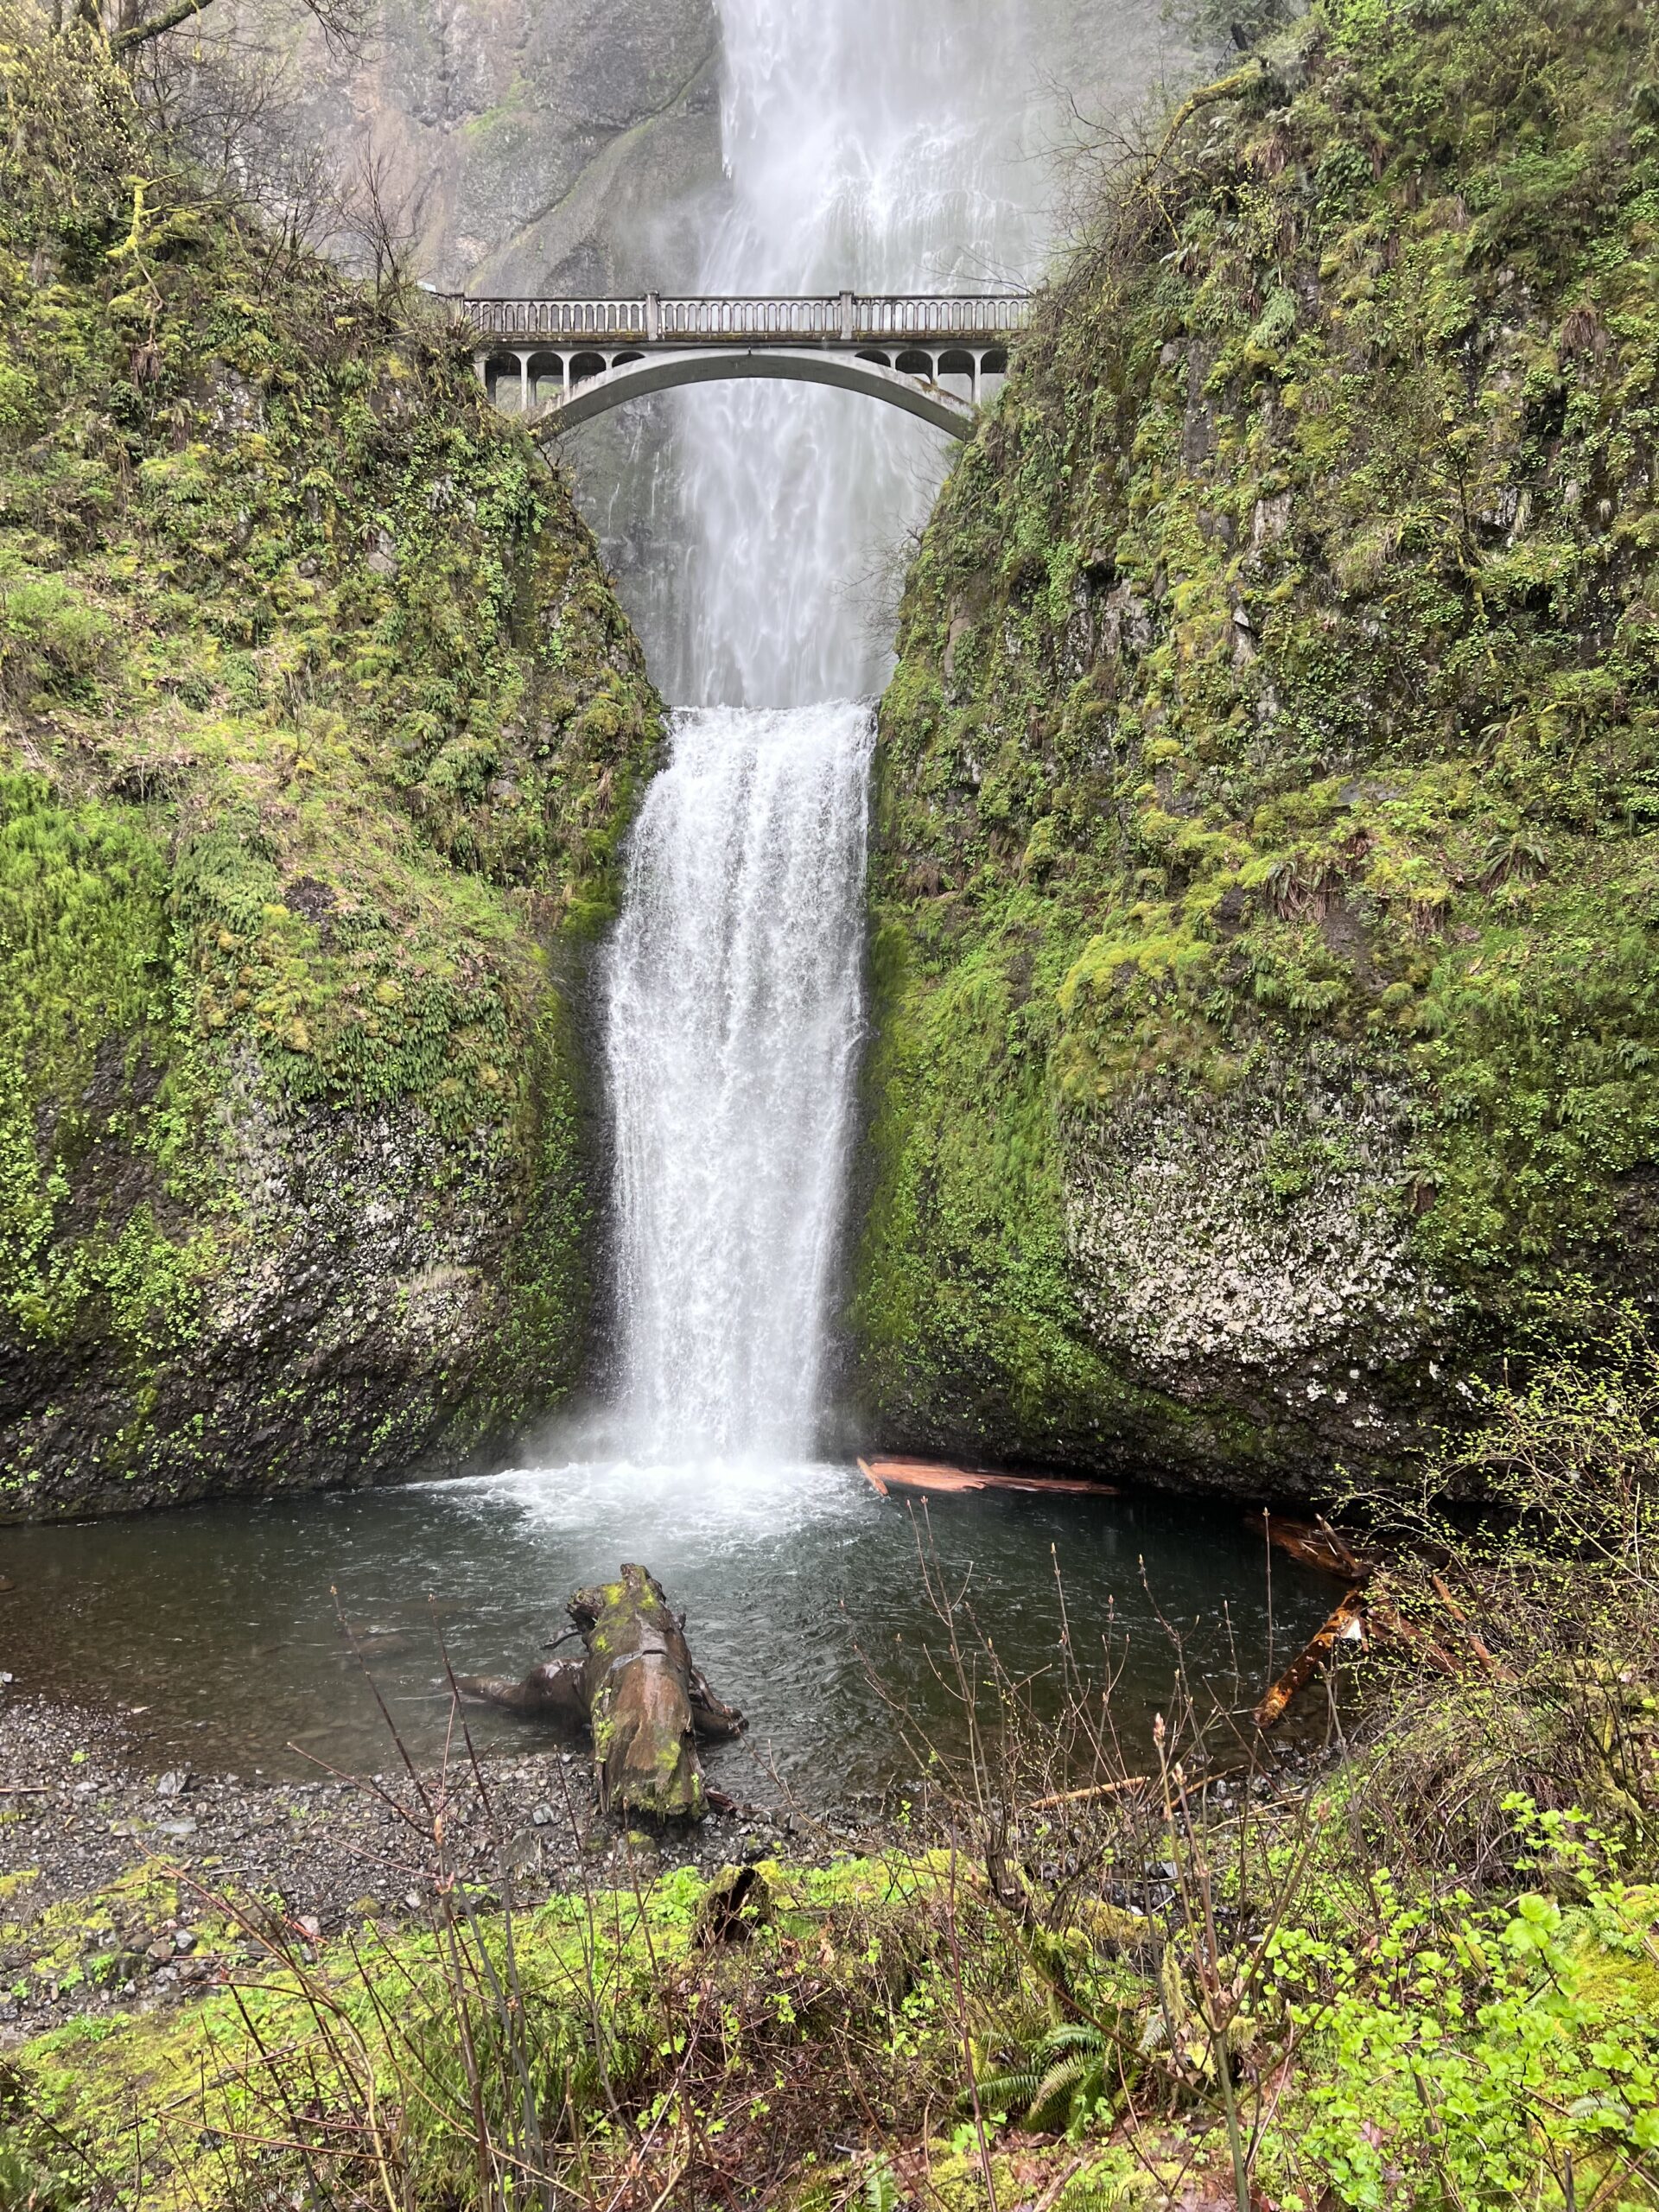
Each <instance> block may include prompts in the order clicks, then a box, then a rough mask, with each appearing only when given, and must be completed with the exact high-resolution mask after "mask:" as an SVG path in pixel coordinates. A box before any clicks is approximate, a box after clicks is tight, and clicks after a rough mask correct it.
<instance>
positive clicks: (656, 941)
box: [607, 704, 870, 1453]
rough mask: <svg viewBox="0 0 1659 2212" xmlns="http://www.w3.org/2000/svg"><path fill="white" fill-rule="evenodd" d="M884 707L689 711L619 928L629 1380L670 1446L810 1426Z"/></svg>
mask: <svg viewBox="0 0 1659 2212" xmlns="http://www.w3.org/2000/svg"><path fill="white" fill-rule="evenodd" d="M869 741H870V717H869V715H868V712H867V711H866V710H865V709H862V708H860V707H856V706H849V705H843V704H836V705H829V706H817V707H805V708H799V709H796V710H794V711H793V712H791V713H777V712H771V713H767V712H758V713H757V712H753V711H747V712H746V711H744V710H742V709H712V708H711V709H702V710H695V711H691V712H688V713H686V714H684V715H682V716H681V717H680V718H679V720H678V721H677V726H676V728H675V731H674V738H673V753H672V756H671V760H670V762H669V765H668V766H667V767H666V768H665V769H664V771H663V772H662V773H661V774H659V775H658V777H657V779H655V781H654V782H653V783H652V786H651V789H650V791H648V793H647V794H646V798H645V805H644V808H643V810H642V811H641V814H640V817H639V823H638V824H637V826H636V828H635V830H634V834H633V842H632V853H631V858H630V868H629V878H628V899H627V903H626V907H625V909H624V912H623V916H622V920H621V923H620V927H619V929H618V931H617V934H616V937H615V939H614V941H613V944H612V947H611V952H610V961H609V976H608V992H609V1011H610V1021H609V1027H608V1038H607V1045H608V1062H609V1065H608V1071H607V1072H608V1075H609V1079H610V1085H611V1096H612V1100H613V1112H614V1115H615V1126H616V1142H617V1168H616V1173H617V1192H616V1195H617V1212H618V1222H619V1240H620V1255H619V1257H620V1272H621V1294H622V1311H621V1319H622V1329H623V1359H624V1367H625V1371H624V1376H623V1383H624V1389H625V1394H626V1405H627V1408H628V1410H629V1412H630V1414H632V1416H633V1418H634V1419H635V1420H636V1421H638V1422H639V1424H640V1425H641V1427H642V1428H643V1430H644V1433H645V1435H646V1437H647V1438H648V1439H650V1440H652V1441H653V1442H655V1443H656V1444H657V1445H658V1447H659V1448H661V1447H672V1448H676V1449H679V1450H683V1451H686V1452H692V1453H701V1452H733V1451H741V1450H746V1449H752V1448H753V1447H756V1446H769V1447H771V1448H773V1449H776V1450H779V1451H782V1452H791V1453H800V1452H804V1451H805V1450H807V1449H808V1448H810V1444H811V1441H812V1427H813V1416H814V1414H815V1413H816V1411H817V1395H818V1383H819V1377H820V1374H821V1371H822V1367H823V1337H824V1319H825V1310H826V1306H827V1303H828V1293H829V1287H830V1277H831V1268H832V1262H833V1258H834V1253H835V1246H836V1232H837V1229H838V1226H839V1219H840V1200H841V1194H842V1173H843V1161H844V1159H845V1155H846V1150H847V1145H848V1140H849V1135H850V1121H851V1113H852V1100H853V1089H854V1077H855V1057H856V1052H857V1047H858V1039H859V1031H860V967H861V959H862V944H861V928H860V922H861V901H860V896H859V893H860V887H861V885H862V882H863V876H864V818H865V791H864V785H865V773H866V767H867V763H868V753H869Z"/></svg>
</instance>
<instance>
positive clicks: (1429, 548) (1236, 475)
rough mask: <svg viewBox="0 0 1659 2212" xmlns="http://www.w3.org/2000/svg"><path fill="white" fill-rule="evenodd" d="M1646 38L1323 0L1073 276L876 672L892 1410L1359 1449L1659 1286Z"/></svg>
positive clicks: (1174, 146) (1173, 145)
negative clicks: (1550, 1314) (1581, 1303)
mask: <svg viewBox="0 0 1659 2212" xmlns="http://www.w3.org/2000/svg"><path fill="white" fill-rule="evenodd" d="M1655 37H1656V16H1655V11H1654V10H1652V9H1651V8H1650V7H1649V6H1646V5H1642V4H1636V0H1560V4H1558V5H1554V6H1551V7H1548V8H1541V7H1539V6H1538V5H1536V4H1535V0H1438V4H1436V0H1321V4H1320V5H1319V7H1318V8H1317V10H1315V12H1314V13H1313V15H1312V16H1309V17H1307V18H1306V19H1305V20H1304V21H1303V22H1301V23H1300V25H1299V26H1298V27H1297V28H1296V29H1294V31H1293V32H1292V33H1290V34H1288V35H1287V36H1286V37H1285V39H1284V41H1283V42H1282V44H1281V47H1280V48H1274V49H1270V50H1269V56H1268V64H1267V65H1265V66H1264V65H1262V63H1260V62H1257V61H1254V60H1247V61H1244V62H1243V64H1242V65H1241V66H1240V67H1236V69H1234V71H1233V72H1232V73H1231V74H1230V77H1228V78H1227V79H1224V80H1223V81H1222V82H1221V83H1220V84H1219V85H1218V86H1216V87H1212V88H1210V90H1209V91H1208V92H1205V93H1204V94H1200V95H1199V96H1198V97H1197V98H1195V99H1192V100H1190V101H1189V102H1188V103H1187V104H1186V105H1185V107H1184V108H1183V109H1182V110H1181V111H1179V113H1178V114H1177V115H1176V116H1175V117H1174V118H1172V121H1171V124H1170V127H1169V129H1168V133H1167V137H1164V138H1163V139H1162V142H1161V143H1160V144H1159V145H1157V146H1156V147H1154V150H1153V152H1152V154H1151V156H1150V157H1149V158H1148V159H1147V161H1145V162H1141V163H1137V164H1136V165H1135V167H1134V168H1132V169H1131V170H1130V171H1129V172H1128V173H1127V174H1126V175H1123V176H1122V178H1121V179H1120V180H1119V181H1118V182H1117V183H1116V186H1115V187H1114V188H1113V191H1112V194H1111V204H1110V205H1109V207H1107V208H1106V209H1105V210H1104V211H1103V215H1102V218H1101V220H1100V223H1099V226H1098V227H1097V229H1096V232H1095V234H1094V235H1093V236H1091V237H1090V238H1088V239H1086V240H1085V241H1084V245H1082V247H1081V249H1080V251H1078V252H1077V255H1076V257H1075V258H1074V260H1073V262H1072V263H1071V266H1070V267H1069V269H1068V270H1067V271H1066V272H1065V275H1064V276H1063V277H1061V278H1060V280H1059V281H1058V283H1057V284H1056V285H1055V287H1054V289H1053V290H1052V294H1051V296H1049V297H1048V298H1047V299H1046V301H1045V302H1043V304H1042V308H1041V312H1040V315H1039V323H1038V327H1037V328H1036V330H1035V332H1034V334H1033V336H1032V337H1031V338H1030V340H1028V341H1027V344H1026V345H1025V346H1024V348H1023V351H1022V354H1021V357H1020V362H1019V364H1018V367H1017V372H1016V374H1015V376H1014V378H1013V380H1012V382H1011V384H1010V386H1009V388H1008V390H1007V393H1006V395H1005V397H1004V399H1003V402H1002V404H1001V406H1000V407H999V408H998V409H997V410H996V411H995V413H994V415H993V416H991V417H990V419H989V420H988V423H987V424H986V426H985V427H984V429H982V432H981V434H980V435H979V436H978V438H977V439H976V442H974V443H973V444H972V445H971V446H970V447H969V448H968V449H967V451H966V453H965V454H964V456H963V459H962V461H961V462H960V464H959V465H958V467H957V470H956V472H955V474H954V475H953V477H952V479H951V480H950V485H949V486H948V488H947V490H946V492H945V494H944V499H943V502H942V505H941V506H940V508H939V510H938V513H937V515H936V517H935V519H934V521H933V524H932V526H931V529H930V531H928V533H927V536H926V537H925V541H924V543H923V546H922V549H921V551H920V555H919V558H918V561H917V563H916V565H915V567H914V569H913V572H912V576H911V579H910V582H909V587H908V591H907V596H906V601H905V606H904V613H903V629H902V637H901V641H900V650H901V658H900V663H899V669H898V672H897V674H896V676H895V677H894V680H893V684H892V687H891V689H890V690H889V692H888V695H887V699H886V702H885V703H884V706H883V709H882V716H881V741H880V765H879V769H878V778H879V783H878V801H877V830H878V849H877V859H876V864H875V870H874V894H873V895H874V918H875V925H876V934H875V964H876V973H877V983H878V1002H879V1003H878V1014H879V1038H880V1041H879V1045H878V1047H877V1051H876V1053H875V1056H874V1067H873V1071H872V1083H873V1112H874V1148H873V1166H872V1169H871V1178H872V1203H871V1205H870V1210H869V1213H868V1225H867V1228H866V1230H865V1233H864V1236H863V1240H862V1244H861V1251H860V1255H859V1261H858V1271H857V1280H856V1285H855V1309H854V1313H855V1328H856V1332H857V1343H858V1360H859V1375H860V1381H861V1392H862V1395H863V1397H864V1400H865V1402H866V1406H867V1408H868V1414H869V1417H870V1422H871V1426H872V1427H877V1428H879V1429H880V1432H881V1433H883V1434H884V1435H886V1436H888V1437H890V1438H892V1439H893V1440H894V1441H899V1440H904V1441H907V1442H909V1443H911V1444H912V1445H925V1444H935V1445H944V1446H950V1447H952V1448H957V1449H974V1448H978V1449H993V1450H995V1451H997V1452H1024V1453H1029V1454H1035V1455H1041V1456H1044V1457H1048V1458H1053V1459H1062V1460H1064V1459H1082V1460H1088V1461H1091V1462H1098V1461H1101V1460H1103V1459H1104V1460H1106V1461H1108V1462H1109V1461H1110V1460H1112V1459H1120V1460H1122V1461H1123V1462H1124V1463H1126V1464H1138V1465H1149V1466H1151V1467H1153V1468H1154V1469H1157V1468H1163V1469H1166V1470H1172V1471H1179V1472H1180V1473H1181V1474H1182V1475H1184V1476H1186V1477H1188V1478H1209V1479H1211V1480H1214V1481H1217V1482H1220V1483H1225V1484H1234V1485H1237V1486H1241V1487H1242V1486H1245V1485H1249V1484H1258V1483H1259V1484H1262V1485H1264V1486H1265V1485H1268V1484H1273V1485H1274V1486H1277V1487H1281V1488H1282V1487H1284V1486H1285V1485H1287V1484H1301V1485H1306V1486H1309V1487H1314V1488H1318V1487H1319V1486H1321V1485H1324V1484H1327V1483H1328V1482H1329V1481H1330V1479H1331V1478H1332V1471H1333V1470H1334V1469H1335V1468H1337V1467H1338V1466H1344V1465H1345V1466H1347V1467H1349V1468H1351V1469H1357V1468H1361V1467H1365V1466H1368V1465H1387V1464H1390V1463H1394V1464H1397V1463H1398V1459H1399V1455H1400V1453H1401V1452H1402V1450H1405V1449H1408V1447H1410V1446H1413V1445H1414V1444H1417V1443H1420V1442H1421V1441H1422V1440H1424V1439H1425V1437H1426V1436H1427V1433H1429V1431H1430V1430H1431V1429H1432V1428H1433V1427H1435V1426H1437V1425H1439V1424H1440V1423H1442V1422H1444V1421H1447V1420H1448V1419H1454V1418H1455V1416H1456V1414H1457V1413H1458V1411H1459V1405H1460V1402H1461V1401H1460V1399H1459V1395H1458V1389H1459V1378H1460V1377H1462V1376H1465V1375H1466V1374H1467V1373H1468V1372H1470V1371H1471V1370H1474V1369H1478V1368H1479V1367H1480V1366H1481V1365H1482V1363H1495V1362H1496V1361H1497V1359H1498V1358H1499V1357H1500V1356H1501V1355H1502V1353H1503V1351H1504V1350H1505V1348H1506V1347H1508V1346H1509V1345H1510V1344H1519V1343H1520V1342H1522V1339H1523V1338H1525V1337H1526V1336H1527V1335H1528V1333H1529V1332H1533V1333H1535V1332H1536V1329H1537V1326H1538V1325H1539V1324H1538V1316H1539V1315H1540V1314H1541V1313H1547V1311H1548V1306H1549V1302H1550V1301H1551V1300H1552V1299H1554V1298H1555V1297H1557V1296H1559V1294H1560V1288H1561V1286H1562V1285H1563V1284H1564V1283H1567V1282H1568V1281H1574V1280H1576V1281H1580V1282H1582V1281H1589V1282H1591V1283H1592V1285H1593V1284H1597V1283H1599V1284H1601V1285H1603V1286H1612V1287H1617V1288H1618V1289H1619V1290H1620V1291H1622V1292H1625V1293H1629V1294H1635V1295H1637V1297H1639V1298H1643V1299H1645V1298H1646V1297H1647V1296H1648V1295H1649V1293H1650V1292H1651V1290H1652V1288H1653V1284H1654V1273H1655V1255H1654V1242H1653V1227H1654V1220H1655V1190H1656V1183H1655V1162H1656V1156H1659V1084H1656V1079H1655V1077H1656V1067H1659V1059H1656V1053H1659V835H1656V825H1659V683H1656V677H1659V563H1656V556H1659V503H1656V480H1655V468H1656V457H1655V436H1656V427H1659V52H1656V48H1655ZM1235 58H1236V57H1235Z"/></svg>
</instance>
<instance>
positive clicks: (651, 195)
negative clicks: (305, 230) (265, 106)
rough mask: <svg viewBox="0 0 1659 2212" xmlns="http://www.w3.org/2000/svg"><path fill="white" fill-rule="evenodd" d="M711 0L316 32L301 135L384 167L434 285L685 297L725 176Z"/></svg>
mask: <svg viewBox="0 0 1659 2212" xmlns="http://www.w3.org/2000/svg"><path fill="white" fill-rule="evenodd" d="M719 58H720V32H719V26H718V23H717V22H716V19H715V11H714V9H713V6H712V4H711V0H555V3H554V4H551V5H537V4H532V0H460V4H458V5H450V4H448V0H445V4H439V0H381V4H380V6H379V7H378V10H376V12H375V15H374V16H373V18H372V25H371V29H370V32H369V35H368V37H367V40H366V41H365V46H364V48H363V50H362V52H361V54H360V55H359V56H358V57H356V58H355V59H353V60H349V61H346V60H337V59H331V57H330V56H329V54H328V53H327V49H326V48H325V47H324V46H323V44H322V41H321V38H320V37H319V36H318V35H316V34H315V32H313V33H312V34H310V35H309V36H308V38H307V40H306V41H305V46H304V50H303V60H302V67H301V69H300V71H299V73H298V75H299V81H300V83H301V84H302V86H303V87H304V88H305V89H304V91H303V93H302V97H301V98H300V99H299V100H298V102H297V104H296V113H295V117H294V125H295V126H296V127H297V128H298V130H301V131H302V132H304V133H308V134H311V135H315V137H317V138H318V139H319V140H320V141H321V142H322V143H326V144H327V146H328V148H329V149H330V152H331V155H332V156H333V157H334V159H335V160H336V161H337V162H340V165H341V166H342V167H343V168H345V169H346V172H347V173H349V172H350V170H351V169H352V168H353V165H354V164H355V163H356V162H359V160H360V159H361V157H362V156H363V155H364V154H365V153H372V154H374V155H376V156H379V157H381V158H382V159H383V160H384V161H385V163H386V165H387V168H388V173H389V177H390V180H391V190H392V193H393V195H394V196H395V197H400V198H403V199H404V200H405V201H406V203H407V205H408V207H409V210H410V216H411V218H412V219H415V218H417V227H418V230H419V232H420V243H419V247H418V251H417V260H418V264H419V270H420V274H421V275H422V276H423V277H426V278H428V279H429V281H430V282H432V283H435V284H437V285H438V286H440V288H442V289H454V290H460V289H466V290H470V291H474V292H483V293H490V292H505V293H523V292H570V293H577V294H582V295H587V296H595V295H596V296H606V295H608V294H611V293H613V292H616V291H619V290H632V289H634V288H643V287H645V286H646V285H649V284H655V285H657V286H658V287H659V288H661V289H675V288H683V287H684V286H685V285H686V284H687V283H689V282H690V276H689V275H688V270H691V269H693V268H694V266H695V260H696V245H695V239H696V225H697V207H698V202H699V200H700V198H701V196H702V195H703V194H706V193H707V192H709V190H710V189H711V188H715V187H716V186H717V185H718V182H719V180H720V175H721V152H720V102H719Z"/></svg>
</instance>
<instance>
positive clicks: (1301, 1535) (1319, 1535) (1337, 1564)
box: [1248, 1513, 1373, 1582]
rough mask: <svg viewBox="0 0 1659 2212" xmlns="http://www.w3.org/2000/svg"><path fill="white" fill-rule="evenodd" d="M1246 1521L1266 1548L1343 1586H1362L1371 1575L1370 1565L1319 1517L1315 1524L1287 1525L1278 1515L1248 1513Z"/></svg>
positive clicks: (1310, 1522) (1283, 1517)
mask: <svg viewBox="0 0 1659 2212" xmlns="http://www.w3.org/2000/svg"><path fill="white" fill-rule="evenodd" d="M1248 1521H1249V1526H1250V1527H1251V1528H1253V1529H1255V1530H1256V1531H1257V1532H1258V1534H1265V1535H1266V1537H1267V1540H1268V1542H1269V1543H1270V1544H1277V1546H1278V1547H1279V1548H1280V1550H1281V1552H1288V1553H1289V1554H1290V1556H1291V1557H1292V1559H1294V1560H1300V1562H1301V1564H1302V1565H1303V1566H1304V1567H1318V1568H1319V1571H1320V1573H1324V1574H1339V1575H1341V1577H1342V1578H1343V1580H1344V1582H1363V1581H1364V1580H1366V1579H1367V1577H1368V1576H1369V1575H1370V1573H1372V1571H1373V1567H1372V1562H1371V1561H1370V1560H1368V1559H1362V1558H1361V1557H1360V1555H1359V1554H1358V1553H1357V1552H1356V1551H1355V1550H1354V1548H1353V1547H1352V1546H1351V1544H1350V1543H1349V1542H1348V1541H1347V1539H1346V1538H1345V1537H1343V1536H1339V1535H1338V1534H1337V1532H1336V1530H1335V1529H1333V1528H1332V1526H1331V1523H1330V1522H1328V1521H1327V1520H1325V1517H1324V1516H1323V1515H1321V1516H1320V1517H1319V1520H1318V1521H1288V1520H1287V1519H1286V1518H1285V1516H1284V1515H1283V1514H1282V1513H1262V1514H1255V1513H1252V1514H1250V1515H1249V1516H1248Z"/></svg>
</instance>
